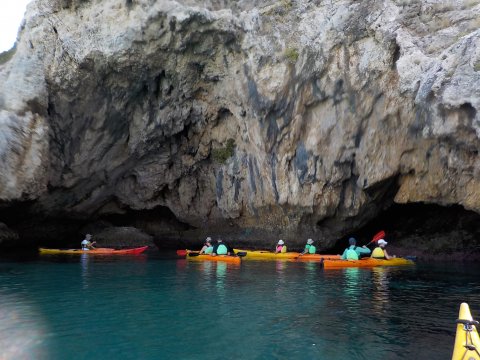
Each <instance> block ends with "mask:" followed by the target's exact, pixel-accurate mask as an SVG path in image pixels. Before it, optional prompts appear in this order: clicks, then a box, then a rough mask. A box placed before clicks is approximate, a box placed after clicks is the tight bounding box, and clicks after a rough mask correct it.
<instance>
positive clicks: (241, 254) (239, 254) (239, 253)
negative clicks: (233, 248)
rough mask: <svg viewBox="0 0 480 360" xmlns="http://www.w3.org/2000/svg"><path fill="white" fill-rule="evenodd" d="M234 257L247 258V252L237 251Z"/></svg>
mask: <svg viewBox="0 0 480 360" xmlns="http://www.w3.org/2000/svg"><path fill="white" fill-rule="evenodd" d="M235 255H237V256H240V257H244V256H247V252H246V251H239V252H237V253H236V254H235Z"/></svg>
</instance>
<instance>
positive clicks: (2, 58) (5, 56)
mask: <svg viewBox="0 0 480 360" xmlns="http://www.w3.org/2000/svg"><path fill="white" fill-rule="evenodd" d="M16 51H17V44H15V45H13V47H12V48H11V49H10V50H7V51H3V52H1V53H0V65H3V64H5V63H6V62H7V61H9V60H10V59H11V58H12V57H13V55H15V52H16Z"/></svg>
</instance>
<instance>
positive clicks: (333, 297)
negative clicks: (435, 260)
mask: <svg viewBox="0 0 480 360" xmlns="http://www.w3.org/2000/svg"><path fill="white" fill-rule="evenodd" d="M478 270H479V268H478V267H474V266H472V265H463V266H462V265H458V266H452V265H451V264H447V265H435V266H422V265H417V266H415V267H403V268H398V267H397V268H375V269H345V270H323V269H321V268H320V266H319V264H317V263H303V262H302V263H295V262H263V261H250V262H248V261H244V262H243V263H242V264H241V265H234V264H225V263H220V262H219V263H210V262H189V261H188V260H176V259H167V258H164V257H160V256H159V255H157V254H155V253H153V255H142V256H133V257H117V258H101V257H88V256H87V255H83V257H55V256H50V257H42V258H38V259H34V260H29V261H23V262H14V261H7V260H3V261H0V352H1V353H0V358H1V359H448V358H449V357H451V351H452V345H453V341H454V330H455V323H454V322H455V319H456V318H457V312H458V307H459V305H460V303H461V302H462V301H466V302H468V303H469V304H470V306H471V308H472V312H473V315H474V316H475V315H476V314H479V313H480V297H479V294H480V292H479V290H480V278H479V277H478Z"/></svg>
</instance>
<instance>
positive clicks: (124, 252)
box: [39, 246, 148, 255]
mask: <svg viewBox="0 0 480 360" xmlns="http://www.w3.org/2000/svg"><path fill="white" fill-rule="evenodd" d="M147 248H148V246H142V247H138V248H133V249H121V250H116V249H111V248H95V249H91V250H82V249H45V248H40V249H39V252H40V254H49V255H58V254H68V255H80V254H89V255H138V254H141V253H143V252H144V251H145V250H147Z"/></svg>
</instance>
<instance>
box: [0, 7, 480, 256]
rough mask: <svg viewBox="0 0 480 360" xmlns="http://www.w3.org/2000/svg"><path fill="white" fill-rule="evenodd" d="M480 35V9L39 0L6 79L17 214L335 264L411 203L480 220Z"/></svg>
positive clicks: (0, 103)
mask: <svg viewBox="0 0 480 360" xmlns="http://www.w3.org/2000/svg"><path fill="white" fill-rule="evenodd" d="M478 19H480V4H477V3H476V2H474V1H470V0H454V1H449V2H438V1H431V0H388V1H383V2H380V1H373V0H367V1H362V2H358V1H353V0H336V1H330V2H325V1H307V0H298V1H289V0H286V1H267V2H257V1H250V0H242V1H229V0H223V1H216V0H211V1H201V2H200V1H194V0H183V1H166V0H157V1H154V0H128V1H124V0H122V1H121V0H104V1H88V0H84V1H80V0H70V1H67V0H63V1H60V0H36V1H34V2H33V3H31V4H30V5H29V7H28V11H27V15H26V19H25V22H24V24H23V28H22V29H21V32H20V34H19V36H20V37H19V42H18V45H17V51H16V54H15V55H14V57H13V58H12V60H10V61H9V62H7V63H6V64H3V65H0V129H1V131H0V134H1V135H0V167H1V168H2V172H1V173H0V199H1V200H3V201H5V202H6V201H11V200H19V201H24V200H33V205H32V208H31V211H32V212H33V213H35V212H37V213H44V214H47V215H48V216H50V217H52V218H55V217H58V216H60V215H61V216H68V217H71V218H74V219H91V218H96V219H98V218H103V217H108V216H114V215H119V214H120V215H121V214H124V213H126V212H129V211H144V210H150V209H157V208H162V209H168V211H169V212H170V213H171V214H172V215H173V217H172V218H173V219H174V220H175V221H176V222H177V223H182V224H186V225H187V226H188V227H189V228H195V229H215V230H216V231H217V230H218V231H220V230H222V229H223V230H224V231H226V232H229V231H231V229H235V232H236V233H241V232H242V231H244V232H245V231H247V230H248V231H251V232H252V233H249V234H255V232H256V231H257V232H258V234H262V236H263V234H264V232H270V233H272V234H277V233H278V234H283V235H282V238H284V239H290V240H291V241H292V242H293V241H295V242H296V243H297V244H300V243H301V242H303V241H304V237H306V236H308V237H314V238H316V239H318V240H319V242H320V246H319V247H320V248H322V247H328V246H330V245H331V244H332V242H333V241H334V240H335V239H338V238H340V237H341V236H343V235H345V234H347V233H348V232H351V231H354V230H355V229H358V228H359V227H361V226H363V225H364V224H365V223H366V222H367V221H369V220H371V219H372V218H373V217H375V216H376V215H377V214H378V213H379V212H380V211H382V210H383V209H385V208H388V207H389V206H390V205H391V204H392V203H393V202H397V203H410V202H426V203H434V204H440V205H451V204H460V205H462V206H464V207H465V208H467V209H470V210H473V211H476V212H477V213H478V212H480V193H479V191H478V188H479V185H480V184H479V181H480V176H479V171H480V163H479V157H478V149H479V136H480V115H479V114H478V109H479V108H480V95H479V94H480V50H479V44H480V33H479V32H478V25H479V20H478ZM229 229H230V230H229ZM202 231H203V230H202ZM251 238H252V241H255V236H253V235H252V237H251Z"/></svg>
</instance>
